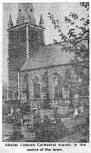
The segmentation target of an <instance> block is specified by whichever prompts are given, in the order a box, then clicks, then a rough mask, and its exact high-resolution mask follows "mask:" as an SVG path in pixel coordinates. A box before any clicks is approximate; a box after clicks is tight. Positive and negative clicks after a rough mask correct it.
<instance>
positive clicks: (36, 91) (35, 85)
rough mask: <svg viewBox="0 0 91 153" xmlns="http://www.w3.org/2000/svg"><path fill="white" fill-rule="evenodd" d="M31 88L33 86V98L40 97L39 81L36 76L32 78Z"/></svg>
mask: <svg viewBox="0 0 91 153" xmlns="http://www.w3.org/2000/svg"><path fill="white" fill-rule="evenodd" d="M33 88H34V99H39V98H40V82H39V78H38V77H37V76H36V77H35V78H34V81H33Z"/></svg>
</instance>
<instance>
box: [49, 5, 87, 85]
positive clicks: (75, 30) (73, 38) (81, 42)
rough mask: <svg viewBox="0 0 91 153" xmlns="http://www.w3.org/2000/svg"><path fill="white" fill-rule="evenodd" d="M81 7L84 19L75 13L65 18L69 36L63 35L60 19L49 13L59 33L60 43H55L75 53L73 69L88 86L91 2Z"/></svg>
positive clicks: (63, 49) (64, 49) (55, 41)
mask: <svg viewBox="0 0 91 153" xmlns="http://www.w3.org/2000/svg"><path fill="white" fill-rule="evenodd" d="M79 5H80V7H81V8H83V9H84V11H85V12H86V13H85V14H86V15H84V16H83V17H79V16H78V14H76V13H75V12H70V14H69V16H65V17H64V21H65V24H66V25H67V28H68V32H67V34H65V33H63V32H62V30H61V26H60V23H59V20H58V19H55V17H54V16H53V14H52V13H50V12H49V13H48V16H49V18H50V21H51V23H52V24H53V25H54V28H55V29H56V30H57V31H58V34H59V36H60V42H57V40H55V39H54V43H58V44H59V45H61V49H62V51H65V52H73V53H74V55H75V58H74V60H73V61H71V62H72V63H74V61H75V64H73V68H74V70H75V72H76V74H77V76H78V78H79V77H80V78H82V80H83V82H86V85H88V84H89V77H88V76H89V2H81V3H79Z"/></svg>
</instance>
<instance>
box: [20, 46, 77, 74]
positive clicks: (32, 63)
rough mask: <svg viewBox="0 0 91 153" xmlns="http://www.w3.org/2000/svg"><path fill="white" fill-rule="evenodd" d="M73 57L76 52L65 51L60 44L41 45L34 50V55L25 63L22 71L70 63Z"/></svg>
mask: <svg viewBox="0 0 91 153" xmlns="http://www.w3.org/2000/svg"><path fill="white" fill-rule="evenodd" d="M73 58H74V54H73V53H66V52H63V51H62V49H61V46H60V45H54V44H51V45H46V46H41V47H40V48H39V49H38V50H36V51H35V52H34V55H33V56H32V57H31V58H30V59H28V60H27V61H26V62H25V63H24V65H23V66H22V68H21V71H26V70H32V69H37V68H44V67H49V66H55V65H61V64H69V62H70V61H71V60H72V59H73Z"/></svg>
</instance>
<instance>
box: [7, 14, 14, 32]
mask: <svg viewBox="0 0 91 153" xmlns="http://www.w3.org/2000/svg"><path fill="white" fill-rule="evenodd" d="M12 27H13V22H12V18H11V14H10V16H9V22H8V29H11V28H12Z"/></svg>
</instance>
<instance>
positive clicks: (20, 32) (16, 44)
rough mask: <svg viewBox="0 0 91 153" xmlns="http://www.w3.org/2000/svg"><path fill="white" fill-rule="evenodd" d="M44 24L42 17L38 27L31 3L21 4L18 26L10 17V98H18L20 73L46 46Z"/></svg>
mask: <svg viewBox="0 0 91 153" xmlns="http://www.w3.org/2000/svg"><path fill="white" fill-rule="evenodd" d="M44 30H45V28H44V22H43V17H42V15H41V16H40V22H39V25H36V21H35V18H34V8H33V5H32V4H31V3H19V4H18V13H17V21H16V25H15V26H14V25H13V21H12V17H11V15H10V17H9V22H8V81H9V98H10V99H17V98H18V72H19V70H20V68H21V67H22V65H23V64H24V63H25V61H26V60H27V59H29V58H31V56H33V51H34V50H37V48H38V47H39V46H42V45H44V35H43V33H44Z"/></svg>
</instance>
